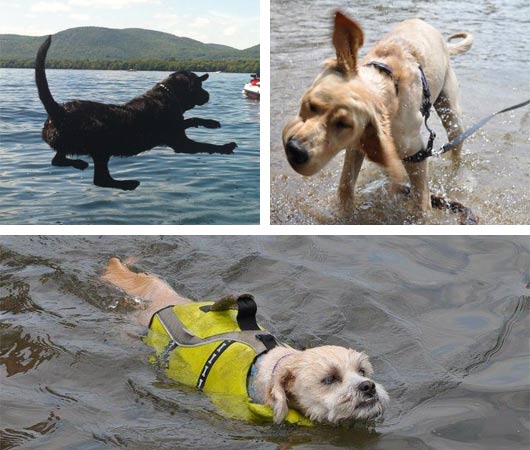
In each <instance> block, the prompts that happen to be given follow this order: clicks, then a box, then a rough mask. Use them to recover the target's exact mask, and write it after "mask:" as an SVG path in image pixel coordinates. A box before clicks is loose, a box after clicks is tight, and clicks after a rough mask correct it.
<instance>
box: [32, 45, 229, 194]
mask: <svg viewBox="0 0 530 450" xmlns="http://www.w3.org/2000/svg"><path fill="white" fill-rule="evenodd" d="M50 43H51V36H49V37H48V38H47V39H46V41H45V42H44V43H43V44H42V45H41V47H40V49H39V51H38V53H37V60H36V65H35V79H36V83H37V88H38V90H39V98H40V99H41V101H42V104H43V105H44V108H45V109H46V112H47V113H48V119H47V120H46V122H45V124H44V128H43V129H42V138H43V139H44V141H45V142H47V143H48V145H50V147H52V148H53V149H54V150H55V151H56V155H55V157H54V158H53V160H52V164H53V165H54V166H71V167H75V168H76V169H80V170H84V169H86V168H87V167H88V164H87V163H86V162H85V161H83V160H81V159H70V158H68V157H67V156H71V155H88V156H90V157H91V158H92V159H93V161H94V184H95V185H97V186H102V187H111V188H118V189H124V190H133V189H136V188H137V187H138V185H139V184H140V182H139V181H135V180H121V181H120V180H114V179H113V178H112V177H111V175H110V173H109V170H108V162H109V159H110V158H111V157H112V156H133V155H137V154H139V153H141V152H144V151H147V150H150V149H152V148H153V147H156V146H158V145H167V146H169V147H171V148H172V149H173V150H174V151H175V153H223V154H231V153H233V151H234V148H236V147H237V145H236V144H235V143H233V142H232V143H229V144H225V145H214V144H207V143H200V142H195V141H192V140H191V139H189V138H188V137H187V136H186V133H185V130H186V129H187V128H190V127H198V126H204V127H206V128H219V127H220V126H221V124H220V123H219V122H217V121H216V120H208V119H199V118H191V119H184V116H183V114H184V112H185V111H187V110H189V109H191V108H193V107H195V106H196V105H203V104H205V103H206V102H207V101H208V100H209V94H208V92H206V91H205V90H204V89H203V88H202V81H204V80H206V79H207V78H208V75H207V74H206V75H203V76H202V77H198V76H197V75H195V74H194V73H192V72H185V71H183V72H176V73H173V74H171V75H170V76H169V77H168V78H166V79H165V80H164V81H162V82H161V83H157V84H156V85H155V86H154V87H153V88H152V89H150V90H149V91H147V92H146V93H145V94H143V95H141V96H139V97H136V98H134V99H132V100H131V101H130V102H128V103H125V104H123V105H111V104H105V103H97V102H91V101H86V100H74V101H72V102H68V103H65V104H63V105H59V104H58V103H57V102H56V101H55V100H54V99H53V97H52V95H51V93H50V90H49V88H48V82H47V80H46V74H45V71H44V64H45V60H46V54H47V52H48V48H49V47H50Z"/></svg>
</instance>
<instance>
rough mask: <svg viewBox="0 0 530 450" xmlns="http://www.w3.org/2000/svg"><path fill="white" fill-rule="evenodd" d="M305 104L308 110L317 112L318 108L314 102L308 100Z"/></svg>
mask: <svg viewBox="0 0 530 450" xmlns="http://www.w3.org/2000/svg"><path fill="white" fill-rule="evenodd" d="M307 106H308V107H309V111H311V112H312V113H315V114H316V113H317V112H318V108H317V107H316V106H315V104H314V103H311V102H309V103H308V104H307Z"/></svg>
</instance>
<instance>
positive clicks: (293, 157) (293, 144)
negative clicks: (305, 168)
mask: <svg viewBox="0 0 530 450" xmlns="http://www.w3.org/2000/svg"><path fill="white" fill-rule="evenodd" d="M285 153H286V154H287V159H288V160H289V162H290V163H291V164H294V165H300V164H305V163H306V162H307V161H308V160H309V152H308V151H307V150H306V149H305V148H304V147H302V144H300V141H298V139H296V138H290V139H289V140H288V141H287V143H286V144H285Z"/></svg>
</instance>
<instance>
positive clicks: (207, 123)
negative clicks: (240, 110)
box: [184, 117, 221, 129]
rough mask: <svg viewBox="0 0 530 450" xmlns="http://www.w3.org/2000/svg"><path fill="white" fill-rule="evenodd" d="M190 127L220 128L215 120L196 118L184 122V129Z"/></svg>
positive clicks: (219, 124)
mask: <svg viewBox="0 0 530 450" xmlns="http://www.w3.org/2000/svg"><path fill="white" fill-rule="evenodd" d="M192 127H193V128H197V127H204V128H221V123H220V122H218V121H217V120H212V119H200V118H198V117H192V118H191V119H186V120H184V129H186V128H192Z"/></svg>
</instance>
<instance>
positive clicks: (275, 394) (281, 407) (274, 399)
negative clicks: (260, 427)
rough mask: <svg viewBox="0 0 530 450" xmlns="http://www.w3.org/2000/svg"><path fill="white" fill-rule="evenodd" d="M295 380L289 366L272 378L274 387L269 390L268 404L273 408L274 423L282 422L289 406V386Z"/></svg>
mask: <svg viewBox="0 0 530 450" xmlns="http://www.w3.org/2000/svg"><path fill="white" fill-rule="evenodd" d="M293 381H294V375H293V373H292V372H291V370H290V369H288V368H285V367H283V368H280V369H279V370H278V373H275V374H274V375H273V378H272V387H271V389H270V391H269V398H268V399H267V404H268V405H269V406H270V407H271V408H272V411H273V416H274V417H273V419H274V423H277V424H278V423H282V422H283V420H284V419H285V417H286V416H287V413H288V412H289V406H288V405H287V386H288V384H289V383H292V382H293Z"/></svg>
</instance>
